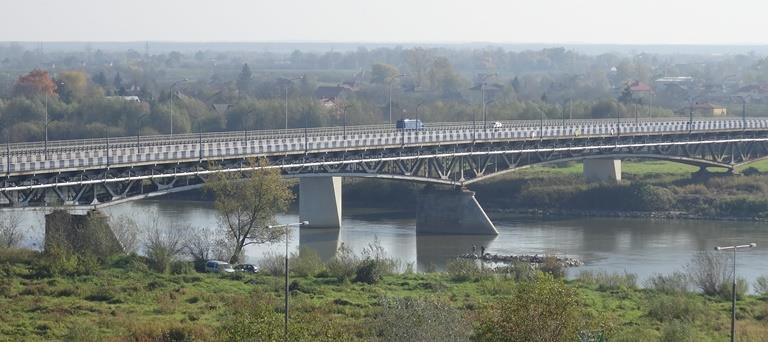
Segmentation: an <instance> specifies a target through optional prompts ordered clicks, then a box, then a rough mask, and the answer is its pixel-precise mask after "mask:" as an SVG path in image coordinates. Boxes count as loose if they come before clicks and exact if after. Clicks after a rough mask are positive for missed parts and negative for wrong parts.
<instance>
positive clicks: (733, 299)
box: [715, 242, 757, 342]
mask: <svg viewBox="0 0 768 342" xmlns="http://www.w3.org/2000/svg"><path fill="white" fill-rule="evenodd" d="M755 247H757V244H756V243H754V242H752V243H749V244H746V245H734V246H717V247H715V250H716V251H727V250H733V284H732V285H731V286H732V287H731V342H733V341H734V340H735V338H736V251H737V250H739V249H747V248H755Z"/></svg>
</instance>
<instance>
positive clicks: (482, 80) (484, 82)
mask: <svg viewBox="0 0 768 342" xmlns="http://www.w3.org/2000/svg"><path fill="white" fill-rule="evenodd" d="M477 76H478V79H479V84H477V85H476V86H474V87H472V88H471V89H472V90H480V100H481V101H482V114H483V132H485V130H486V128H487V127H488V123H487V122H486V121H487V112H486V108H485V106H486V104H487V103H486V102H485V88H486V86H488V79H489V78H491V77H496V76H498V74H497V73H480V74H477Z"/></svg>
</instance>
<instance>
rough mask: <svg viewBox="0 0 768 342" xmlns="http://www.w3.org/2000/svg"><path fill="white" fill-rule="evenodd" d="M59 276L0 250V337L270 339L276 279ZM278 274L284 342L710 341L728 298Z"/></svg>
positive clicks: (757, 318)
mask: <svg viewBox="0 0 768 342" xmlns="http://www.w3.org/2000/svg"><path fill="white" fill-rule="evenodd" d="M278 259H279V258H278ZM59 263H60V262H59V261H58V259H54V258H49V257H46V256H45V255H41V254H38V253H35V252H28V251H19V250H0V276H1V277H0V336H3V338H7V339H8V340H52V339H56V340H70V341H102V340H112V341H242V340H259V341H279V340H282V338H283V335H282V331H283V330H282V329H283V327H282V323H283V322H282V293H283V290H284V287H283V277H282V276H281V275H280V270H281V268H280V267H273V268H270V267H269V265H268V264H265V265H263V266H264V269H263V272H262V273H261V274H245V273H235V274H231V275H219V274H206V273H197V272H195V271H194V270H193V268H192V267H191V265H190V264H189V263H186V262H178V263H175V264H174V265H173V266H172V267H171V268H170V270H169V271H167V272H165V273H158V272H154V271H151V270H150V268H148V265H149V260H147V259H145V258H143V257H138V256H122V257H116V258H113V259H111V260H108V261H103V262H102V263H99V262H98V261H94V260H83V261H78V260H75V261H73V262H72V265H70V266H74V267H72V268H67V267H64V268H62V267H54V266H52V265H58V264H59ZM267 263H269V261H267ZM273 263H275V264H276V265H277V264H279V263H277V262H275V261H273ZM291 264H292V265H293V266H292V268H291V283H290V293H291V294H290V300H291V302H290V305H291V323H290V327H289V331H290V335H291V336H290V340H292V341H352V340H380V341H394V340H403V341H405V340H408V341H434V340H446V341H469V340H478V341H499V340H557V341H561V340H575V339H576V338H577V336H579V335H583V334H585V333H588V332H589V333H591V334H593V335H594V336H598V335H602V336H604V337H606V338H608V340H610V341H636V340H642V341H720V340H724V339H725V338H726V337H727V336H728V332H729V325H728V323H729V318H730V313H729V309H730V302H729V301H728V300H727V299H725V298H727V296H728V293H725V292H720V290H721V288H722V287H717V288H715V289H714V290H713V291H714V292H713V293H711V294H702V293H698V292H697V293H694V292H691V291H690V288H689V285H688V283H687V280H686V279H687V278H686V277H687V276H686V275H680V274H678V273H676V274H673V275H668V276H658V277H655V278H653V279H652V280H651V282H649V287H650V288H649V289H639V288H638V284H636V278H635V277H634V276H633V275H627V274H604V273H584V274H582V276H581V278H580V279H578V280H575V281H568V282H566V281H563V280H561V279H558V278H556V277H555V276H556V275H557V273H558V272H557V270H556V269H552V270H547V271H549V272H551V273H553V274H554V275H555V276H553V275H550V274H548V273H540V272H538V271H533V270H531V269H530V268H528V267H526V266H525V265H519V264H518V265H513V266H511V267H507V268H503V269H498V270H496V271H495V272H490V271H488V269H481V268H479V267H478V266H477V265H476V264H474V263H472V262H469V261H466V260H465V261H456V262H453V263H451V265H450V266H449V267H448V270H447V272H446V273H428V274H417V273H412V272H408V271H407V268H406V272H405V273H400V274H395V273H393V272H392V271H393V270H392V269H391V268H390V267H391V266H392V265H391V264H390V262H389V261H387V260H386V259H377V258H376V257H375V256H373V255H369V256H367V257H355V256H351V255H349V254H345V253H340V254H339V255H338V256H337V258H336V259H335V260H334V261H331V262H329V263H327V264H326V263H322V262H320V261H319V260H318V259H317V257H316V255H312V254H311V253H303V254H302V255H301V256H299V255H294V256H293V257H292V260H291ZM278 266H279V265H278ZM41 269H45V270H47V271H46V272H40V270H41ZM717 281H718V282H717V284H721V283H723V282H726V283H727V281H728V279H727V278H722V279H720V278H718V279H717ZM763 282H764V283H765V284H763V287H761V288H759V289H757V288H756V290H757V291H758V292H759V293H761V295H760V296H746V295H744V292H743V290H742V289H739V298H740V299H739V303H738V314H737V317H738V319H739V322H738V327H739V328H738V329H739V330H738V331H739V334H740V335H739V336H740V339H739V340H743V341H754V340H759V338H761V337H764V336H766V335H767V334H768V297H765V296H764V295H765V294H766V291H768V282H767V281H765V279H763ZM756 286H759V284H756ZM705 293H706V291H705Z"/></svg>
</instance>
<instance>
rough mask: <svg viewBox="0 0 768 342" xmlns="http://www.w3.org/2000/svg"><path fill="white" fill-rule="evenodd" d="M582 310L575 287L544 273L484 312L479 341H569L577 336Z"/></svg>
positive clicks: (479, 328)
mask: <svg viewBox="0 0 768 342" xmlns="http://www.w3.org/2000/svg"><path fill="white" fill-rule="evenodd" d="M582 316H583V313H582V312H581V310H580V309H579V303H578V300H577V294H576V292H575V290H574V289H573V288H571V287H568V286H567V285H566V284H565V283H564V282H563V281H562V280H559V279H555V278H554V277H552V276H551V275H549V274H546V273H542V274H540V275H539V276H537V278H536V280H535V281H531V282H523V283H520V284H519V285H518V286H517V287H516V289H515V292H514V294H513V295H512V297H511V298H508V299H500V300H499V301H498V303H496V304H494V305H492V306H491V307H490V309H489V310H487V311H485V312H483V313H482V315H481V318H480V321H479V326H478V329H477V335H476V337H477V340H479V341H568V340H572V339H573V338H574V336H576V333H577V331H578V330H579V328H580V327H579V325H580V323H581V317H582Z"/></svg>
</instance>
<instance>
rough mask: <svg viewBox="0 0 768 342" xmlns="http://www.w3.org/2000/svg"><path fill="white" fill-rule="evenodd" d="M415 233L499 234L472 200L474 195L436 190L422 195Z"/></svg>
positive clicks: (461, 191)
mask: <svg viewBox="0 0 768 342" xmlns="http://www.w3.org/2000/svg"><path fill="white" fill-rule="evenodd" d="M416 234H467V235H498V234H499V232H498V231H497V230H496V227H495V226H494V225H493V222H491V219H490V218H488V215H486V214H485V211H484V210H483V208H482V207H481V206H480V203H478V202H477V199H475V192H474V191H469V190H466V189H461V190H435V189H432V188H430V187H427V189H426V190H424V192H423V193H422V195H421V201H420V203H419V212H418V217H417V219H416Z"/></svg>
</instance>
